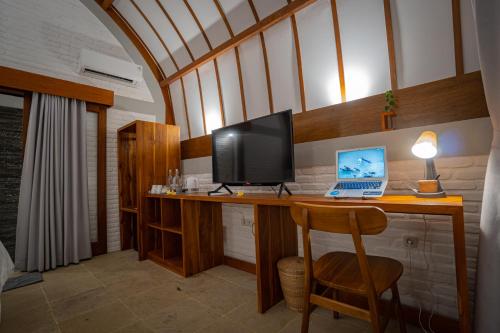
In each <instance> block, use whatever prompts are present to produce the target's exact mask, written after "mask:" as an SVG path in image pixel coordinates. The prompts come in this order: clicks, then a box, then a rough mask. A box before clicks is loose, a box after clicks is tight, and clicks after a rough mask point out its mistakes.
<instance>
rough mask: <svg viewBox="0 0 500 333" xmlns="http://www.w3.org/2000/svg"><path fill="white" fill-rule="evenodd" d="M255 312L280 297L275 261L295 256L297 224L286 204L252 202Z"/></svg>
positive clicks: (265, 308)
mask: <svg viewBox="0 0 500 333" xmlns="http://www.w3.org/2000/svg"><path fill="white" fill-rule="evenodd" d="M254 220H255V251H256V261H257V263H256V273H257V297H258V304H257V307H258V311H259V312H260V313H264V312H266V311H267V310H268V309H269V308H271V307H272V306H273V305H275V304H276V303H278V302H279V301H280V300H282V299H283V293H282V292H281V284H280V280H279V275H278V268H277V266H276V265H277V263H278V260H279V259H281V258H283V257H290V256H296V255H297V252H298V247H297V226H296V224H295V223H294V222H293V220H292V217H291V216H290V208H289V207H280V206H265V205H254Z"/></svg>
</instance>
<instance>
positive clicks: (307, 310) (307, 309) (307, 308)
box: [301, 295, 311, 333]
mask: <svg viewBox="0 0 500 333" xmlns="http://www.w3.org/2000/svg"><path fill="white" fill-rule="evenodd" d="M310 315H311V303H309V295H307V299H306V300H305V301H304V309H303V310H302V329H301V333H308V332H309V317H310Z"/></svg>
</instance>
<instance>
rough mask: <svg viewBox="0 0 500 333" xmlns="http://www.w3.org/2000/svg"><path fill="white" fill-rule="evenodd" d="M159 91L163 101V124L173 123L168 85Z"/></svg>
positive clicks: (173, 117) (172, 107) (173, 116)
mask: <svg viewBox="0 0 500 333" xmlns="http://www.w3.org/2000/svg"><path fill="white" fill-rule="evenodd" d="M161 92H162V94H163V100H164V101H165V124H168V125H175V113H174V106H173V105H172V94H171V92H170V86H168V87H163V88H161Z"/></svg>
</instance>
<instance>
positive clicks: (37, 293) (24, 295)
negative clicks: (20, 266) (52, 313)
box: [1, 283, 47, 318]
mask: <svg viewBox="0 0 500 333" xmlns="http://www.w3.org/2000/svg"><path fill="white" fill-rule="evenodd" d="M1 299H2V318H7V317H9V316H12V315H15V314H17V313H19V312H23V311H29V310H31V309H33V308H37V307H40V306H42V305H46V304H47V301H46V299H45V295H44V294H43V291H42V287H41V285H40V284H39V283H36V284H32V285H30V286H26V287H22V288H18V289H13V290H10V291H6V292H2V296H1Z"/></svg>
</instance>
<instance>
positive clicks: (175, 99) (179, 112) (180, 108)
mask: <svg viewBox="0 0 500 333" xmlns="http://www.w3.org/2000/svg"><path fill="white" fill-rule="evenodd" d="M169 89H170V96H171V98H172V107H173V108H174V117H175V124H176V125H177V126H179V127H180V128H181V140H187V139H189V132H188V127H187V120H186V110H185V108H184V96H183V94H182V85H181V80H177V81H174V82H173V83H172V84H170V86H169Z"/></svg>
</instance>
